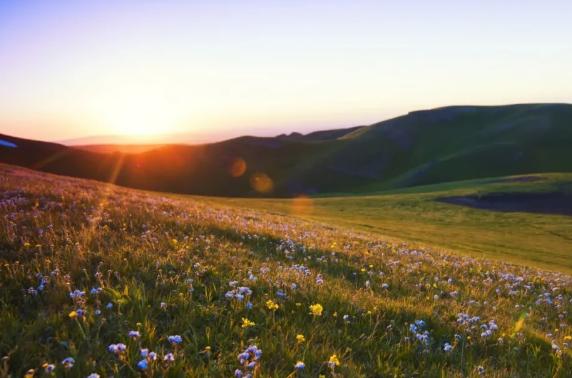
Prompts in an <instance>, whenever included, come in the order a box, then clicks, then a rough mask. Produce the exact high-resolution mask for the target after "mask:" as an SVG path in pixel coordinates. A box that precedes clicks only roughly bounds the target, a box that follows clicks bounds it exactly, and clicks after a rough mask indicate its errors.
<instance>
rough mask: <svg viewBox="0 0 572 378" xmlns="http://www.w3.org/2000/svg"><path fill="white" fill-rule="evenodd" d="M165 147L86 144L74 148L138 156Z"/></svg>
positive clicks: (161, 145) (153, 145)
mask: <svg viewBox="0 0 572 378" xmlns="http://www.w3.org/2000/svg"><path fill="white" fill-rule="evenodd" d="M163 146H164V144H86V145H77V146H75V145H74V146H73V148H76V149H80V150H84V151H91V152H100V153H114V152H121V153H126V154H137V153H141V152H147V151H151V150H155V149H157V148H159V147H163Z"/></svg>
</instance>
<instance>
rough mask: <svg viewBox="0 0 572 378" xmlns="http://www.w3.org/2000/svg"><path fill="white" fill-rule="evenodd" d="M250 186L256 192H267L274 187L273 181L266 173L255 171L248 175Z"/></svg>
mask: <svg viewBox="0 0 572 378" xmlns="http://www.w3.org/2000/svg"><path fill="white" fill-rule="evenodd" d="M250 187H251V188H252V189H254V190H256V191H257V192H258V193H263V194H267V193H270V192H271V191H272V189H274V182H272V179H271V178H270V177H268V175H267V174H266V173H262V172H256V173H254V174H253V175H252V176H250Z"/></svg>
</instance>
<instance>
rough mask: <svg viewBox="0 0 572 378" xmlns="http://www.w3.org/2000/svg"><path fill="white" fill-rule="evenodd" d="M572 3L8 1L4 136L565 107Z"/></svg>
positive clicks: (2, 68) (319, 124)
mask: <svg viewBox="0 0 572 378" xmlns="http://www.w3.org/2000/svg"><path fill="white" fill-rule="evenodd" d="M571 19H572V1H570V0H546V1H530V0H518V1H517V0H504V1H498V0H480V1H464V0H440V1H426V0H404V1H359V0H355V1H337V0H330V1H312V2H309V1H297V0H290V1H262V0H259V1H236V0H234V1H217V0H214V1H200V2H199V1H190V0H189V1H169V0H167V1H145V0H140V1H119V0H114V1H98V2H92V1H17V0H14V1H5V0H4V1H1V0H0V132H1V133H7V134H12V135H16V136H22V137H30V138H38V139H47V140H63V139H72V138H78V137H84V136H90V135H105V134H147V135H152V134H156V133H193V134H197V135H203V136H204V135H206V134H212V135H216V138H217V139H221V138H223V137H230V136H235V135H240V134H246V133H248V134H258V135H275V134H279V133H282V132H290V131H309V130H316V129H325V128H332V127H345V126H354V125H360V124H368V123H372V122H375V121H379V120H382V119H385V118H388V117H391V116H395V115H399V114H402V113H405V112H408V111H410V110H417V109H422V108H431V107H437V106H444V105H451V104H505V103H517V102H572V69H571V67H572V22H570V20H571Z"/></svg>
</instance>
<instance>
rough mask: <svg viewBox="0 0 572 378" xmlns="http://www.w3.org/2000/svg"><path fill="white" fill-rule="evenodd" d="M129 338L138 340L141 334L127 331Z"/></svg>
mask: <svg viewBox="0 0 572 378" xmlns="http://www.w3.org/2000/svg"><path fill="white" fill-rule="evenodd" d="M128 336H129V337H131V338H133V339H138V338H140V337H141V332H139V331H129V334H128Z"/></svg>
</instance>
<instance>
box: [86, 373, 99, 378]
mask: <svg viewBox="0 0 572 378" xmlns="http://www.w3.org/2000/svg"><path fill="white" fill-rule="evenodd" d="M99 377H100V376H99V374H97V373H91V374H90V375H88V376H87V378H99Z"/></svg>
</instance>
